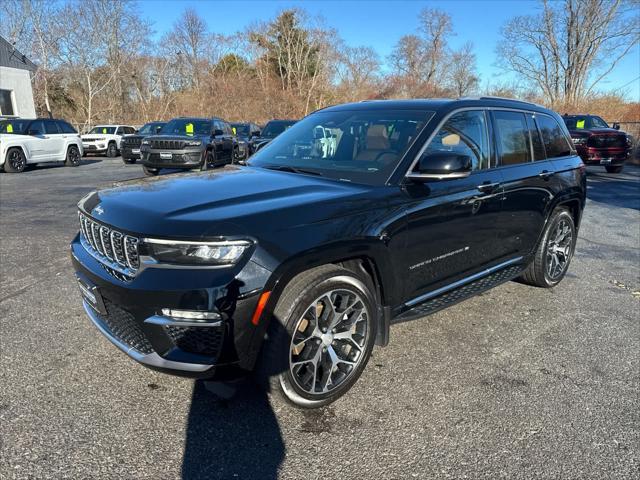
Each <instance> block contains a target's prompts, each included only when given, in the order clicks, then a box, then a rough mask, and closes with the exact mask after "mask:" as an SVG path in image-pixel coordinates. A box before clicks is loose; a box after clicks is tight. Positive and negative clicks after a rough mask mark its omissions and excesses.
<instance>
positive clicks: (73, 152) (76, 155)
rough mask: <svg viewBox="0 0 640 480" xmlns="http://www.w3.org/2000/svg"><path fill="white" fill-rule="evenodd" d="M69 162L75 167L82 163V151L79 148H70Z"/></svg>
mask: <svg viewBox="0 0 640 480" xmlns="http://www.w3.org/2000/svg"><path fill="white" fill-rule="evenodd" d="M68 155H69V163H70V164H71V165H73V166H74V167H75V166H76V165H79V164H80V152H79V151H78V149H77V148H75V147H71V148H70V149H69V154H68Z"/></svg>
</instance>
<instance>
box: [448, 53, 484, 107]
mask: <svg viewBox="0 0 640 480" xmlns="http://www.w3.org/2000/svg"><path fill="white" fill-rule="evenodd" d="M449 82H450V84H451V88H452V89H453V92H454V94H455V95H457V96H458V97H462V96H465V95H469V94H471V93H473V92H474V91H475V90H477V88H478V83H479V77H478V73H477V70H476V55H475V53H473V44H471V43H465V44H464V45H463V47H462V48H461V49H460V50H458V51H455V52H453V53H452V54H451V64H450V68H449Z"/></svg>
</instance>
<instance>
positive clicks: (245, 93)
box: [0, 0, 640, 128]
mask: <svg viewBox="0 0 640 480" xmlns="http://www.w3.org/2000/svg"><path fill="white" fill-rule="evenodd" d="M540 6H541V8H540V11H539V12H538V13H535V14H532V15H527V16H521V17H515V18H513V19H512V20H510V21H509V22H507V23H506V24H505V25H504V26H503V29H502V32H501V34H502V40H501V42H500V43H499V45H498V47H497V50H496V54H497V61H498V64H499V65H501V66H502V67H503V68H504V69H505V71H510V72H515V73H516V74H517V75H516V78H518V79H519V80H518V81H517V82H511V83H500V82H491V79H481V78H480V76H479V73H478V69H477V66H476V54H475V53H474V46H473V44H472V43H467V44H465V45H463V46H462V47H461V48H460V49H454V48H452V46H451V38H452V36H453V35H454V34H455V30H454V25H453V22H452V19H451V17H450V16H449V15H448V14H447V13H446V12H444V11H441V10H439V9H437V8H429V7H427V8H424V9H423V10H422V11H421V12H420V14H419V18H418V26H417V28H416V30H415V31H413V32H410V33H407V34H406V35H404V36H402V37H401V38H399V39H398V40H397V42H396V43H395V45H394V47H393V49H392V52H391V54H390V55H389V56H388V57H387V58H382V57H381V56H380V55H379V54H378V53H377V52H376V51H375V50H374V49H372V48H371V47H368V46H351V45H347V44H346V43H345V42H344V41H343V40H341V39H340V37H339V35H338V32H336V31H335V29H333V28H331V27H330V26H328V25H326V22H325V21H324V20H323V19H322V18H314V17H312V16H310V15H309V14H308V13H307V12H306V11H305V10H304V9H287V10H283V11H281V12H280V13H279V14H277V15H276V16H275V17H274V18H272V19H269V20H266V21H261V22H255V23H252V24H251V25H249V26H248V27H246V29H245V30H244V31H242V32H238V33H236V34H233V35H222V34H219V33H216V32H213V31H212V30H211V28H210V26H209V25H208V23H207V19H206V18H204V17H203V16H202V15H199V14H198V12H197V11H195V10H194V9H192V8H189V7H188V8H186V9H184V10H183V11H182V12H181V15H180V16H179V18H178V19H177V20H176V21H175V23H174V24H173V26H172V28H171V30H169V31H167V32H165V33H164V34H163V35H161V36H160V37H156V36H155V35H154V32H153V30H152V25H151V24H150V23H149V22H148V21H147V19H145V18H144V17H143V16H142V15H141V13H140V11H139V10H138V6H137V4H136V2H135V1H133V0H67V1H54V0H48V1H47V0H4V2H3V10H4V13H3V15H2V16H0V33H1V34H2V35H3V36H4V37H5V38H7V39H8V40H9V41H10V42H11V43H14V44H15V46H16V48H17V49H18V50H20V51H21V52H23V53H25V54H26V55H27V56H28V57H29V58H31V59H32V60H33V61H34V62H35V63H36V64H37V65H38V66H39V68H38V70H37V72H36V74H35V76H34V96H35V101H36V109H37V111H38V114H39V115H45V116H46V115H48V114H49V112H51V113H52V114H53V115H54V116H56V117H60V118H65V119H67V120H69V121H71V122H73V123H75V124H76V125H78V126H80V127H81V128H83V127H86V126H89V125H94V124H96V123H101V122H124V123H133V124H141V123H144V122H146V121H150V120H156V119H167V118H171V117H174V116H179V115H202V116H206V115H218V116H221V117H224V118H226V119H228V120H252V121H258V122H262V121H265V120H268V119H270V118H300V117H302V116H304V115H306V114H308V113H309V112H311V111H313V110H316V109H318V108H322V107H324V106H327V105H331V104H336V103H341V102H349V101H359V100H365V99H381V98H416V97H420V98H424V97H460V96H466V95H476V94H486V95H499V96H508V97H518V98H524V99H527V100H532V101H536V102H538V103H542V104H545V105H548V106H550V107H552V108H555V109H556V110H559V111H560V110H566V111H572V110H576V109H581V108H582V109H584V107H588V109H589V110H590V111H591V112H592V113H600V114H602V115H604V116H605V117H608V118H612V117H616V120H624V119H625V118H624V117H629V118H632V119H633V118H635V119H636V120H638V119H640V106H639V105H638V103H632V102H627V101H625V98H624V96H623V95H622V93H624V92H620V91H619V92H613V93H603V92H602V91H599V90H598V88H599V86H600V85H602V82H603V80H604V79H606V76H607V75H608V73H610V72H611V70H612V69H613V68H615V66H616V65H617V64H618V63H619V62H620V61H621V60H622V58H624V57H625V56H626V55H627V54H628V53H629V52H630V51H631V50H632V48H633V47H634V46H635V45H636V44H637V43H638V40H639V38H640V32H639V29H638V14H637V7H638V0H631V1H629V0H563V1H562V2H554V3H549V2H547V1H546V0H542V1H541V3H540ZM155 38H157V40H154V39H155ZM594 109H595V111H594ZM598 109H600V110H599V111H598ZM605 110H606V112H605Z"/></svg>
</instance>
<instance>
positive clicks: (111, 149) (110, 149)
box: [107, 142, 118, 158]
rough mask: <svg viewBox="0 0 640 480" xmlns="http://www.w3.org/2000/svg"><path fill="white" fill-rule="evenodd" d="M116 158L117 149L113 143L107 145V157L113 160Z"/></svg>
mask: <svg viewBox="0 0 640 480" xmlns="http://www.w3.org/2000/svg"><path fill="white" fill-rule="evenodd" d="M117 156H118V148H117V147H116V144H115V143H113V142H111V143H109V145H107V157H109V158H114V157H117Z"/></svg>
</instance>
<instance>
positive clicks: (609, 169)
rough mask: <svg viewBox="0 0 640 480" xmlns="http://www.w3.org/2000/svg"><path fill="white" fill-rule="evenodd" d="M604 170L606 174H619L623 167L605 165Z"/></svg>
mask: <svg viewBox="0 0 640 480" xmlns="http://www.w3.org/2000/svg"><path fill="white" fill-rule="evenodd" d="M604 168H605V170H606V171H607V173H620V172H621V171H622V169H623V168H624V165H607V166H606V167H604Z"/></svg>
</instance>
